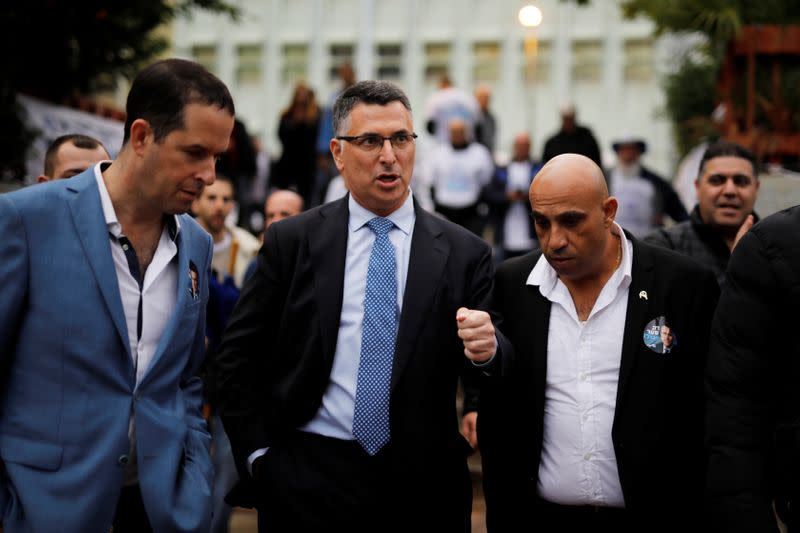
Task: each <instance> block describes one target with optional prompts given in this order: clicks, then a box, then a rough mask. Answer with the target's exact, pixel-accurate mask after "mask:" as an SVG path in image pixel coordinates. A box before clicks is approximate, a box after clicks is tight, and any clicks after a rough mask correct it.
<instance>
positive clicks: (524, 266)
mask: <svg viewBox="0 0 800 533" xmlns="http://www.w3.org/2000/svg"><path fill="white" fill-rule="evenodd" d="M541 256H542V251H541V250H540V249H538V248H536V249H535V250H532V251H530V252H528V253H527V254H525V255H520V256H518V257H512V258H511V259H506V260H505V261H503V262H502V263H500V265H499V266H498V267H497V275H498V276H504V277H505V276H519V275H523V274H524V275H525V276H527V275H528V274H530V272H531V270H533V267H535V266H536V263H537V262H538V261H539V258H540V257H541Z"/></svg>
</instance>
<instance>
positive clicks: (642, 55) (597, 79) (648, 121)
mask: <svg viewBox="0 0 800 533" xmlns="http://www.w3.org/2000/svg"><path fill="white" fill-rule="evenodd" d="M233 3H235V4H236V5H238V6H239V7H240V9H241V11H242V16H241V18H240V20H239V21H238V22H232V21H231V20H230V19H229V18H228V17H226V16H218V15H209V14H207V13H202V12H198V13H196V14H194V15H193V16H192V17H191V18H187V19H181V20H178V21H176V23H175V25H174V34H173V45H174V53H175V55H176V56H178V57H185V58H190V59H195V60H197V61H199V62H201V63H203V64H205V65H206V66H207V67H208V68H210V69H211V70H212V71H213V72H214V73H216V74H217V75H218V76H219V77H220V78H221V79H222V80H223V81H224V82H225V83H226V84H227V85H228V86H229V87H230V89H231V92H232V93H233V96H234V99H235V102H236V107H237V114H238V116H239V118H241V119H242V120H243V121H244V123H245V124H246V126H247V128H248V130H249V131H250V132H251V133H253V134H256V135H258V136H259V137H260V138H261V139H262V140H263V144H264V145H265V147H266V149H267V151H268V152H269V153H270V154H271V155H273V156H276V155H277V154H279V153H280V150H281V146H280V143H279V142H278V139H277V127H278V120H279V115H280V113H281V111H282V110H283V109H284V108H285V107H286V106H287V105H288V104H289V100H290V98H291V94H292V91H293V88H294V86H295V84H296V83H297V82H299V81H305V82H306V83H307V84H309V85H310V86H311V87H312V88H313V89H314V90H315V92H316V95H317V101H318V102H319V103H320V104H322V105H327V103H328V102H329V100H330V96H331V94H332V93H333V92H334V91H335V90H336V88H337V87H338V79H337V77H336V69H337V66H338V65H339V64H340V63H341V62H344V61H349V62H350V63H351V64H352V65H353V66H354V67H355V70H356V75H357V77H358V79H370V78H379V79H388V80H391V81H394V82H396V83H397V84H398V85H399V86H401V87H402V88H403V89H404V90H405V91H406V92H407V94H408V95H409V98H410V100H411V104H412V107H413V108H414V110H415V114H414V121H415V128H416V130H417V132H418V133H420V135H421V138H420V145H421V146H420V150H421V152H423V153H424V152H425V151H426V149H427V148H429V147H430V144H431V139H430V137H429V136H428V135H427V133H425V127H424V126H425V117H424V116H423V111H424V108H425V102H426V100H427V98H428V96H429V95H430V94H431V93H432V92H433V91H434V90H435V88H436V84H437V81H438V79H439V77H440V76H441V75H442V74H444V73H448V74H449V76H450V78H451V79H452V81H453V84H454V85H455V86H456V87H460V88H462V89H465V90H467V91H472V90H474V88H475V87H476V86H478V85H480V84H484V85H488V86H490V87H491V88H492V94H493V96H492V102H491V105H490V108H491V110H492V112H493V113H494V115H495V118H496V120H497V126H498V131H497V142H496V146H497V155H498V156H499V157H498V159H503V153H506V154H507V153H510V150H511V140H512V138H513V136H514V135H515V134H516V133H518V132H520V131H528V132H529V133H530V134H531V135H532V137H533V141H534V145H533V155H534V157H535V158H537V159H538V158H539V157H540V156H541V153H542V148H543V145H544V141H545V140H546V138H547V137H549V136H550V135H552V134H553V133H555V132H556V130H558V128H559V116H558V115H559V114H558V110H559V107H560V106H561V105H562V104H564V103H567V102H571V103H573V104H574V106H575V108H576V109H577V118H578V122H579V123H581V124H583V125H586V126H589V127H590V128H591V129H592V130H593V131H594V133H595V136H596V137H597V140H598V142H599V143H600V146H601V150H602V151H603V152H604V158H606V159H608V162H609V163H611V162H613V152H612V151H611V148H610V146H611V142H612V141H613V140H614V139H616V138H618V137H620V136H622V135H630V134H635V135H640V136H642V137H643V138H644V139H645V140H646V141H647V143H648V146H649V149H648V153H647V154H646V155H645V159H644V162H645V164H647V165H648V166H650V167H652V168H653V169H654V170H656V171H657V172H659V173H662V174H663V175H665V177H667V178H668V179H670V178H671V176H672V171H673V169H674V167H675V165H676V161H675V159H676V154H675V150H674V148H673V142H672V139H671V134H670V126H669V123H668V120H667V118H666V116H665V115H664V113H663V111H662V109H663V106H664V95H663V91H662V89H661V81H660V80H661V77H662V75H663V74H664V71H665V70H666V69H667V68H668V66H667V65H669V64H671V61H672V59H673V56H674V54H673V53H671V50H672V49H673V48H674V47H673V46H671V45H669V44H667V42H666V41H665V40H663V39H654V38H653V36H652V30H653V26H652V24H651V23H650V22H649V21H648V20H645V19H636V20H625V19H624V18H623V17H622V13H621V10H620V7H619V2H618V1H617V0H592V2H591V3H590V5H588V6H577V5H575V4H574V3H573V2H571V1H561V0H534V1H533V2H532V3H534V4H535V5H536V6H537V7H538V8H539V9H540V10H541V12H542V19H543V20H542V23H541V24H540V25H539V26H538V27H537V28H534V29H526V28H524V27H523V26H522V25H521V24H520V22H519V20H518V18H517V14H518V12H519V10H520V8H521V7H523V6H524V5H525V4H526V3H528V2H524V1H519V0H493V1H487V0H426V1H423V0H405V1H403V2H398V1H396V0H238V1H233Z"/></svg>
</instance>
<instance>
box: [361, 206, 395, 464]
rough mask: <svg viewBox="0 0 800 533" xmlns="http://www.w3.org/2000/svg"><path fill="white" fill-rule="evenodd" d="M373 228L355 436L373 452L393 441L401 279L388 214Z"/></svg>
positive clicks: (375, 222)
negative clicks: (392, 407) (391, 415)
mask: <svg viewBox="0 0 800 533" xmlns="http://www.w3.org/2000/svg"><path fill="white" fill-rule="evenodd" d="M367 226H369V229H371V230H372V231H373V232H375V243H374V244H373V245H372V254H371V255H370V258H369V268H368V270H367V287H366V290H365V291H364V321H363V323H362V333H361V359H360V361H359V364H358V382H357V384H356V401H355V411H354V413H353V436H354V437H355V439H356V440H357V441H358V442H359V443H360V444H361V446H362V447H363V448H364V449H365V450H366V451H367V453H368V454H370V455H375V454H376V453H378V451H379V450H380V449H381V448H382V447H383V446H384V445H385V444H386V443H387V442H389V438H390V432H389V384H390V382H391V379H392V362H393V360H394V345H395V338H396V334H397V278H396V277H395V262H394V246H392V242H391V241H390V240H389V231H390V230H391V229H392V228H393V227H394V224H393V223H392V221H391V220H389V219H388V218H378V217H376V218H373V219H372V220H370V221H369V222H367Z"/></svg>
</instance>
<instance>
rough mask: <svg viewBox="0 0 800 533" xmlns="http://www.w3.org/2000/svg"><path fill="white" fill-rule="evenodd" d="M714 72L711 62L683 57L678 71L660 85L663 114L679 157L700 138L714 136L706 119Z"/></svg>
mask: <svg viewBox="0 0 800 533" xmlns="http://www.w3.org/2000/svg"><path fill="white" fill-rule="evenodd" d="M718 70H719V67H718V66H717V64H716V63H715V62H713V61H695V60H693V59H691V58H690V56H687V57H686V58H685V59H684V61H683V64H682V65H681V67H680V68H679V69H678V71H677V72H675V73H674V74H671V75H669V76H667V78H666V79H665V81H664V92H665V93H666V98H667V104H666V107H667V109H666V111H667V114H668V115H669V117H670V120H671V121H672V125H673V135H674V137H675V144H676V146H677V147H678V150H679V152H680V153H681V154H686V153H687V152H688V151H689V150H690V149H691V148H692V147H693V146H695V145H696V144H697V143H698V142H700V141H701V140H702V139H703V138H704V137H708V136H712V135H715V134H716V128H715V126H714V124H713V123H712V121H711V117H710V115H711V111H712V110H713V109H714V87H715V84H716V81H717V73H718Z"/></svg>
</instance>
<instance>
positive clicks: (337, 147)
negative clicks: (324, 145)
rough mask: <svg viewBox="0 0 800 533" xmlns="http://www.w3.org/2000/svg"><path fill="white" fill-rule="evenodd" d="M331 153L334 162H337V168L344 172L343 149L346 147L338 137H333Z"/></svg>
mask: <svg viewBox="0 0 800 533" xmlns="http://www.w3.org/2000/svg"><path fill="white" fill-rule="evenodd" d="M330 147H331V155H332V156H333V162H334V163H336V168H337V169H338V170H339V172H340V173H341V172H342V167H343V166H344V164H343V162H342V150H343V149H344V145H343V144H342V142H341V141H340V140H338V139H331V144H330Z"/></svg>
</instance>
